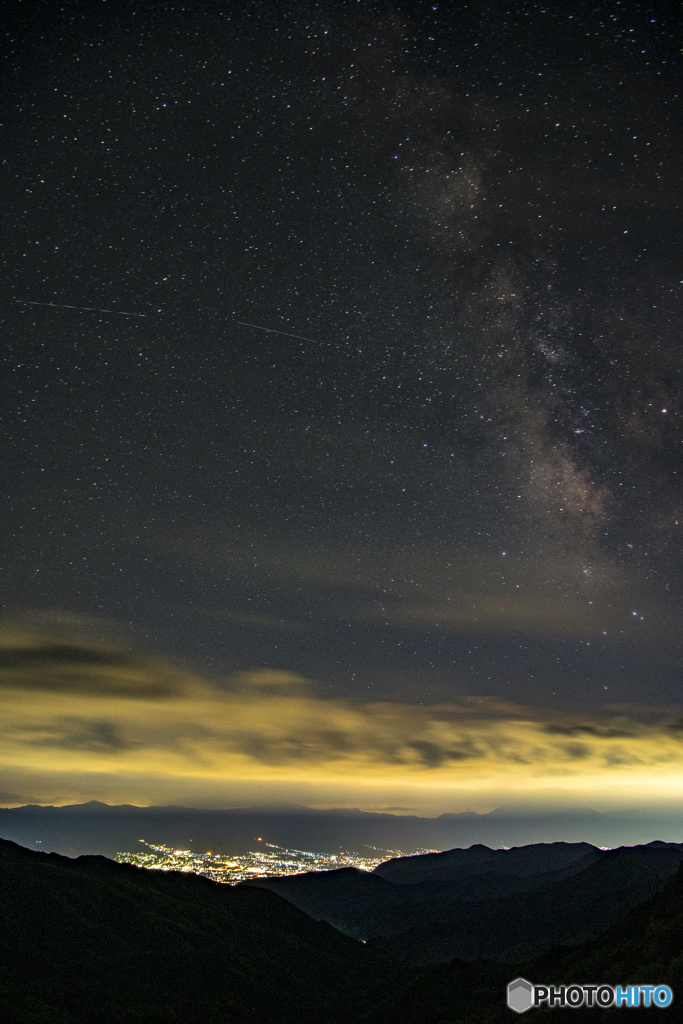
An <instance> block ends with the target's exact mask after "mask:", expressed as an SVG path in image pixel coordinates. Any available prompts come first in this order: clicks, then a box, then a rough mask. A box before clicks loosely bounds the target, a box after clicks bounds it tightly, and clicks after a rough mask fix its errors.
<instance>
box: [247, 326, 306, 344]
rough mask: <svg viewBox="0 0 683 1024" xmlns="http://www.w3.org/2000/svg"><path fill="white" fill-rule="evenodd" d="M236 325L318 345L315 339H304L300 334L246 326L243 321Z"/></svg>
mask: <svg viewBox="0 0 683 1024" xmlns="http://www.w3.org/2000/svg"><path fill="white" fill-rule="evenodd" d="M237 323H238V324H240V326H241V327H254V328H255V329H256V330H257V331H268V333H269V334H283V335H284V336H285V338H298V339H299V341H310V342H312V343H313V344H314V345H319V344H320V342H319V341H316V340H315V338H304V337H303V335H302V334H290V333H289V332H288V331H276V330H274V329H273V328H272V327H259V325H258V324H248V323H245V321H244V320H238V321H237Z"/></svg>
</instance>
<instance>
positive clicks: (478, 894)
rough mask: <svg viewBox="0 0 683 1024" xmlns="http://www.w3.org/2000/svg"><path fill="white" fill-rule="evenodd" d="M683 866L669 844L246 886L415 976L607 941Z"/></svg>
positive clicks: (536, 850)
mask: <svg viewBox="0 0 683 1024" xmlns="http://www.w3.org/2000/svg"><path fill="white" fill-rule="evenodd" d="M681 860H683V847H682V846H679V845H674V844H666V843H651V844H650V845H648V846H636V847H622V848H621V849H618V850H610V851H607V852H604V851H601V850H597V849H595V848H594V847H591V846H589V845H588V844H586V843H576V844H568V843H553V844H548V845H543V846H540V845H539V846H527V847H521V848H518V849H513V850H489V849H487V848H486V847H472V848H471V849H469V850H451V851H448V852H447V853H441V854H433V855H427V856H423V857H411V858H404V859H400V860H396V861H389V862H388V863H386V864H383V865H380V867H379V868H378V869H377V870H376V871H375V872H373V874H371V875H368V874H365V873H364V872H362V871H356V870H355V869H353V868H345V869H342V870H340V871H331V872H328V873H326V874H306V875H297V876H293V877H289V878H265V879H259V880H258V881H250V882H248V883H243V885H244V886H249V887H251V886H259V887H262V888H268V889H271V890H272V891H274V892H277V893H278V894H279V895H281V896H284V897H285V899H287V900H289V901H290V902H291V903H293V904H294V905H295V906H297V907H299V908H300V909H301V910H303V911H304V912H305V913H307V914H309V915H310V916H311V917H313V918H315V919H316V920H320V921H327V922H328V923H330V924H332V925H334V927H336V928H338V929H339V930H340V931H342V932H345V933H346V934H347V935H350V936H353V937H354V938H357V939H362V940H365V941H366V942H367V948H368V949H370V950H374V951H375V952H378V953H383V954H384V955H385V956H387V957H389V958H390V959H392V960H396V961H402V962H404V963H406V964H410V965H411V966H413V967H425V966H428V965H430V964H437V963H444V962H447V961H449V960H452V959H453V958H454V957H458V958H459V959H462V960H471V961H474V960H480V959H491V960H498V961H502V962H505V963H512V962H518V961H520V960H524V959H526V958H528V957H530V956H534V955H537V954H539V953H541V952H543V951H544V950H546V949H548V948H549V947H550V946H551V945H552V944H553V943H556V942H558V941H559V942H570V941H578V940H581V939H585V938H588V937H591V936H593V935H595V934H597V933H598V932H600V931H602V930H603V929H604V928H605V927H607V926H608V925H609V924H611V923H612V922H614V921H616V920H618V919H619V918H620V917H622V916H623V915H624V914H626V913H627V912H628V911H629V910H630V909H631V908H632V907H634V906H635V905H636V904H638V903H640V902H642V901H643V900H644V899H646V898H647V897H649V896H651V895H652V894H653V893H655V892H657V891H659V890H661V889H662V888H663V887H664V886H665V885H666V883H667V881H668V880H669V879H670V878H671V876H672V875H673V874H674V873H675V871H676V870H677V868H678V865H679V864H680V862H681ZM414 878H421V879H426V880H424V881H415V882H414V881H411V880H412V879H414ZM403 879H406V881H403Z"/></svg>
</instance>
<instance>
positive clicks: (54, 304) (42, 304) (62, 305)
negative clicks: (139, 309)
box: [14, 299, 147, 316]
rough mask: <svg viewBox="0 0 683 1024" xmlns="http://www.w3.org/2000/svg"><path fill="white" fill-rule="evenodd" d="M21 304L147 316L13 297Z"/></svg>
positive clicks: (138, 314)
mask: <svg viewBox="0 0 683 1024" xmlns="http://www.w3.org/2000/svg"><path fill="white" fill-rule="evenodd" d="M14 301H15V302H19V303H20V304H21V305H22V306H53V307H54V308H55V309H84V310H86V311H87V312H88V313H113V314H114V316H147V314H146V313H123V312H122V311H121V310H120V309H100V308H99V307H97V306H67V305H66V304H65V303H63V302H32V301H31V300H30V299H15V300H14Z"/></svg>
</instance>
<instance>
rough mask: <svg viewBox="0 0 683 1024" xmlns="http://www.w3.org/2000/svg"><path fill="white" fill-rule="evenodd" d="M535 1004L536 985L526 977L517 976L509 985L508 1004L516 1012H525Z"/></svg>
mask: <svg viewBox="0 0 683 1024" xmlns="http://www.w3.org/2000/svg"><path fill="white" fill-rule="evenodd" d="M533 1005H534V986H533V985H532V984H531V982H530V981H527V980H526V978H515V980H514V981H511V982H510V984H509V985H508V1006H509V1007H510V1009H511V1010H514V1011H515V1013H525V1012H526V1011H527V1010H530V1009H531V1007H532V1006H533Z"/></svg>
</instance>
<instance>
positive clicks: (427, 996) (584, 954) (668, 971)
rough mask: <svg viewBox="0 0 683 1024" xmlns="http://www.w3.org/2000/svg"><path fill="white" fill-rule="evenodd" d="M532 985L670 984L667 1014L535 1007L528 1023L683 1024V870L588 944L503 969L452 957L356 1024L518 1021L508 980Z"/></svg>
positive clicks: (558, 949) (651, 1010)
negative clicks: (640, 1023)
mask: <svg viewBox="0 0 683 1024" xmlns="http://www.w3.org/2000/svg"><path fill="white" fill-rule="evenodd" d="M519 975H521V976H522V977H524V978H527V979H528V980H529V981H531V982H532V984H536V985H543V984H551V985H556V986H559V985H569V984H572V983H574V984H579V985H585V984H595V983H596V982H597V983H600V984H603V983H604V984H607V985H627V984H635V985H648V984H663V985H669V986H670V987H671V988H672V990H673V993H674V999H673V1002H672V1003H671V1005H670V1006H669V1007H667V1008H665V1009H654V1008H648V1009H635V1008H632V1009H626V1008H623V1007H622V1008H620V1009H615V1008H611V1009H587V1008H580V1009H568V1008H567V1009H561V1008H558V1007H554V1008H553V1009H548V1008H536V1009H533V1010H531V1011H530V1014H529V1017H526V1016H524V1017H523V1018H521V1019H523V1020H524V1021H527V1020H529V1021H532V1020H533V1021H536V1020H543V1021H547V1022H548V1024H551V1022H552V1024H565V1022H566V1024H569V1022H572V1024H598V1022H600V1021H602V1022H603V1024H610V1022H612V1024H616V1022H617V1021H624V1022H627V1021H639V1020H643V1021H646V1020H647V1021H651V1022H654V1021H655V1020H656V1021H660V1022H662V1024H679V1022H680V1021H683V866H681V867H679V869H678V871H677V872H676V874H675V875H674V876H673V878H672V879H671V880H670V881H669V883H668V885H667V886H666V887H665V888H664V889H663V891H662V892H660V893H657V894H656V895H655V896H653V897H651V898H650V899H649V900H646V901H645V902H644V903H642V904H640V905H639V906H637V907H634V908H633V909H632V910H631V911H630V912H629V913H628V914H627V915H626V916H625V917H624V918H622V919H621V920H620V921H618V922H616V923H615V924H614V925H612V927H611V928H609V929H607V930H605V931H604V932H602V933H601V934H600V935H599V936H598V937H597V938H595V939H593V940H591V941H590V942H585V943H580V944H577V945H572V946H554V947H553V948H552V949H550V950H549V951H548V952H546V953H545V954H543V955H542V956H540V957H537V958H535V959H533V960H531V961H528V962H526V963H522V964H516V965H508V966H503V965H501V964H495V963H490V962H489V963H487V962H483V961H482V962H479V963H476V964H471V963H464V962H463V961H461V960H454V961H452V962H451V963H448V964H440V965H438V966H436V967H431V968H429V969H427V970H425V971H423V972H422V973H421V974H419V975H418V976H417V977H413V978H410V979H409V980H408V981H407V982H406V984H405V985H403V986H402V987H401V988H399V989H397V990H396V991H395V992H393V993H392V995H391V996H390V997H389V998H387V999H386V1000H385V1001H384V1002H383V1003H382V1004H380V1005H379V1006H375V1007H372V1008H370V1009H369V1010H368V1011H367V1012H366V1013H365V1014H364V1015H362V1016H361V1017H360V1020H359V1024H397V1022H399V1021H400V1024H475V1022H476V1024H503V1022H510V1021H511V1020H517V1019H518V1018H517V1016H516V1014H513V1013H512V1012H511V1011H510V1010H508V1009H507V1008H506V1006H505V991H506V988H507V983H508V981H510V980H512V979H513V978H515V977H517V976H519Z"/></svg>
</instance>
